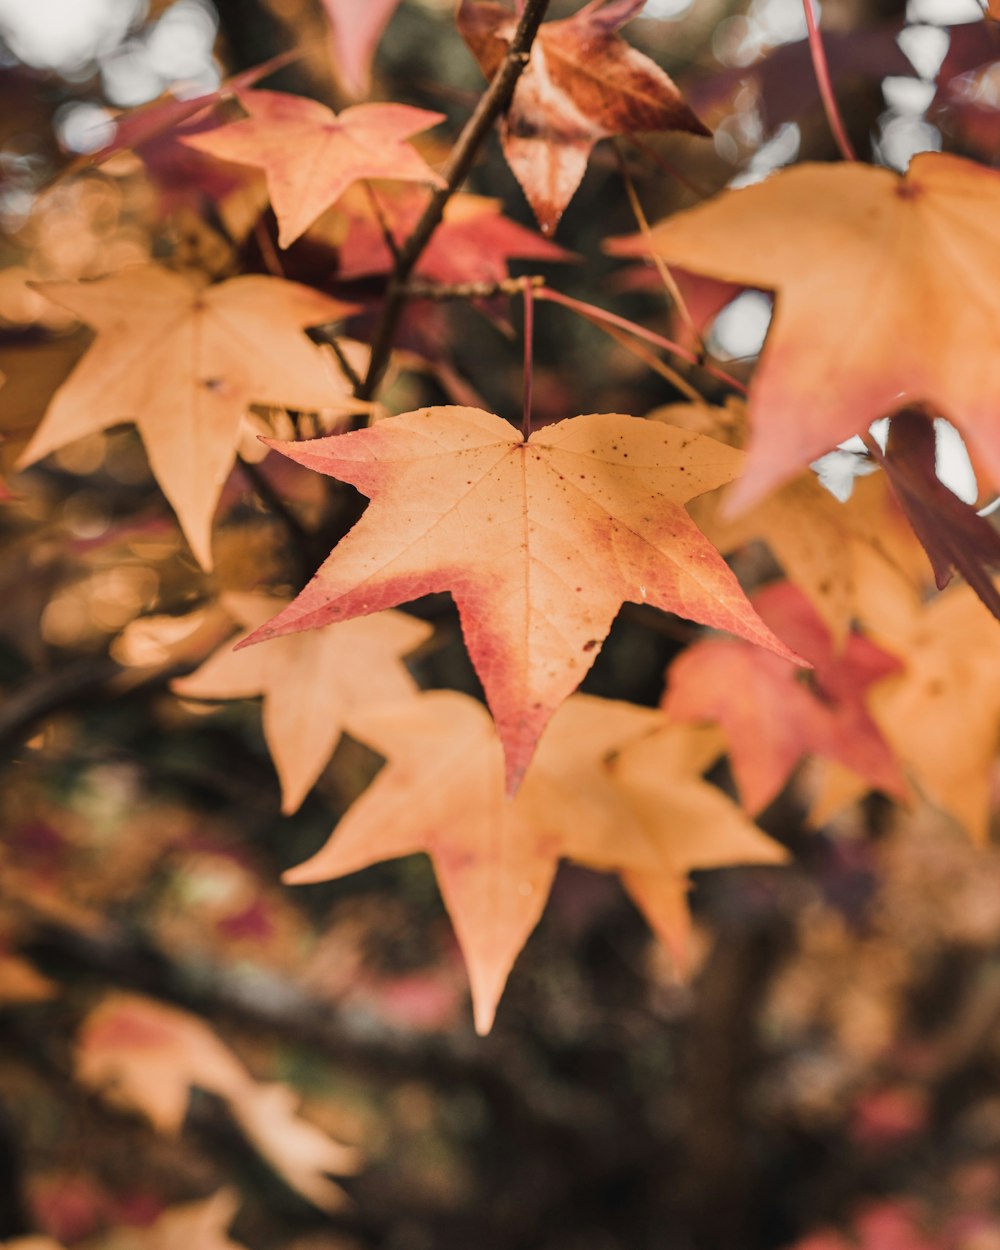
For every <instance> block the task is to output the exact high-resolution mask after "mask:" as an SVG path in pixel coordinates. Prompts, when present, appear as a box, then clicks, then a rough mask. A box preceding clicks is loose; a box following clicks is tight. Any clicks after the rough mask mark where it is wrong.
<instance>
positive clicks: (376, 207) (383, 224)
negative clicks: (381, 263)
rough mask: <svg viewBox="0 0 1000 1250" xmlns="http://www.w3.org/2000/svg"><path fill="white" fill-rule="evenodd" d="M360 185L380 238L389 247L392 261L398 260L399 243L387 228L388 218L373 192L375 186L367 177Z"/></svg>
mask: <svg viewBox="0 0 1000 1250" xmlns="http://www.w3.org/2000/svg"><path fill="white" fill-rule="evenodd" d="M361 185H362V186H363V187H364V189H365V195H367V196H368V203H369V204H370V205H371V210H372V212H373V213H374V214H375V220H376V221H377V222H378V228H379V229H380V230H381V231H382V238H383V239H384V240H385V245H386V247H387V248H388V249H389V255H390V256H391V257H392V259H393V260H394V261H398V260H399V244H398V243H397V242H396V236H395V235H394V234H393V233H392V230H391V229H390V228H389V219H388V218H387V217H386V215H385V210H384V209H383V208H382V205H381V204H380V203H379V198H378V196H377V195H376V194H375V188H374V187H373V186H372V184H371V183H370V182H369V181H368V179H367V178H366V179H364V181H363V182H362V183H361Z"/></svg>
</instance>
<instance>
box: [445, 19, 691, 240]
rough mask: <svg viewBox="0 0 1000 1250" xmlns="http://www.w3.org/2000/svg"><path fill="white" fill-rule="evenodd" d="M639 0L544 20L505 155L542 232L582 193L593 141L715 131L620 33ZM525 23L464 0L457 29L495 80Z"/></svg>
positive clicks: (505, 131) (504, 135) (511, 117)
mask: <svg viewBox="0 0 1000 1250" xmlns="http://www.w3.org/2000/svg"><path fill="white" fill-rule="evenodd" d="M642 7H643V6H642V3H640V2H638V0H614V2H613V3H611V4H603V5H602V4H601V3H600V0H597V2H596V3H592V4H588V5H585V6H584V7H583V8H582V9H580V10H579V12H577V13H574V14H573V16H572V17H569V18H565V19H563V20H562V21H557V22H549V23H546V24H545V25H544V26H542V28H541V30H539V32H538V35H537V36H536V38H535V41H534V43H533V45H532V48H531V59H530V60H529V62H528V65H527V67H526V68H525V70H524V72H523V73H522V74H521V76H520V78H519V79H518V80H517V86H516V87H515V89H514V97H513V99H512V101H511V104H510V108H509V109H508V111H507V114H506V116H505V118H504V120H503V125H502V128H501V141H502V143H503V149H504V155H505V156H506V157H507V161H508V163H509V165H510V167H511V169H512V170H513V172H514V176H515V177H516V178H517V180H518V182H519V183H520V184H521V187H522V188H523V190H524V193H525V195H526V196H527V198H528V202H529V203H530V204H531V207H532V209H533V210H534V213H535V217H536V218H537V219H538V224H539V225H540V226H541V228H542V230H543V231H544V232H545V233H546V234H549V233H551V231H553V230H554V229H555V227H556V225H557V223H558V221H559V218H560V217H561V216H562V214H563V211H564V210H565V208H566V205H567V204H568V203H569V202H570V200H571V199H572V198H573V193H574V192H575V191H576V189H577V187H578V186H579V184H580V180H581V178H582V177H583V174H584V171H585V170H586V168H587V161H588V160H589V158H590V153H591V150H592V148H593V147H594V144H595V143H597V142H598V141H599V140H600V139H607V138H609V137H610V136H612V135H618V134H633V133H635V132H637V131H643V130H686V131H689V132H690V133H692V134H696V135H707V134H708V133H709V131H708V130H707V129H706V128H705V127H704V126H703V125H702V123H701V122H700V121H699V120H698V118H697V117H695V115H694V113H692V112H691V110H690V109H689V108H688V106H687V105H686V104H685V103H684V101H683V100H682V99H681V95H680V92H679V91H678V90H677V87H676V86H675V85H674V83H673V81H672V80H671V79H670V78H669V77H668V75H667V74H665V73H664V72H663V70H662V69H660V67H659V66H658V65H657V64H656V63H655V62H654V61H651V60H650V59H649V57H648V56H644V55H643V54H642V53H641V52H637V51H636V49H635V48H632V47H630V46H629V45H628V44H627V43H626V42H625V41H624V40H623V39H622V38H620V36H619V35H618V34H617V33H616V32H617V29H618V27H619V26H623V25H624V24H625V23H626V22H627V21H630V20H631V19H632V18H633V17H635V16H636V15H637V14H638V12H639V11H640V10H641V9H642ZM516 26H517V21H516V18H515V17H514V16H513V15H512V13H511V11H510V10H509V9H507V8H505V7H504V6H503V5H501V4H495V3H492V2H491V0H486V2H484V3H480V2H478V0H462V3H461V5H460V6H459V10H458V28H459V30H460V32H461V34H462V37H463V39H464V40H465V42H466V43H467V44H468V45H469V48H470V49H471V51H472V54H473V56H475V58H476V60H477V61H478V62H479V66H480V68H481V69H482V71H483V73H484V74H485V75H486V76H487V78H492V77H493V75H494V74H495V73H496V71H497V69H498V68H499V66H500V64H501V62H502V60H503V58H504V56H505V55H506V52H507V49H508V47H509V46H510V42H511V40H512V38H513V35H514V31H515V29H516Z"/></svg>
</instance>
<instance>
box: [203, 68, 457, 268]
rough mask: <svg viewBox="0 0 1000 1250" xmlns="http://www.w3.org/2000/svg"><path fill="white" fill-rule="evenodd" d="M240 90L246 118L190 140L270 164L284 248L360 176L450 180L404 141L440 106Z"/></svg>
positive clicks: (429, 122) (236, 158) (433, 118)
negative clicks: (336, 106) (337, 106)
mask: <svg viewBox="0 0 1000 1250" xmlns="http://www.w3.org/2000/svg"><path fill="white" fill-rule="evenodd" d="M238 95H239V101H240V103H241V104H242V105H243V107H244V108H245V109H246V111H247V113H249V115H250V116H249V117H248V118H246V119H245V120H243V121H237V122H231V123H229V124H228V125H226V126H220V127H218V129H216V130H213V131H209V132H208V133H206V134H200V135H194V136H191V137H189V138H186V139H185V140H184V142H185V143H187V144H188V145H189V146H191V147H193V148H197V149H198V151H200V152H207V153H209V155H211V156H216V157H218V158H219V159H220V160H224V161H233V162H235V163H236V164H242V165H255V166H259V167H260V168H262V169H263V170H264V172H265V174H266V176H267V186H268V191H269V192H270V196H271V204H272V206H273V208H274V212H275V216H276V217H277V218H278V225H279V233H278V243H279V245H280V246H281V247H288V246H289V245H290V244H292V243H294V242H295V240H296V239H297V238H298V237H299V236H300V235H302V234H304V233H305V232H306V230H308V228H309V227H310V226H311V225H312V223H313V222H314V221H315V220H316V219H317V217H319V216H320V214H321V213H322V212H324V210H325V209H327V208H329V207H330V205H331V204H333V203H334V202H335V201H336V200H337V199H339V198H340V196H341V195H343V193H344V192H345V191H346V190H347V188H348V187H349V186H351V184H352V183H355V182H358V181H359V180H361V179H364V178H390V179H401V180H403V181H404V182H426V183H430V184H431V185H433V186H438V187H440V186H443V185H444V183H443V182H442V179H441V177H440V175H438V174H436V173H435V172H434V170H433V169H431V167H430V166H429V165H428V164H427V162H426V161H425V160H424V159H423V157H422V156H420V155H419V153H418V152H417V151H416V149H415V148H413V147H411V146H410V144H409V143H407V142H406V140H407V139H409V138H410V137H411V136H412V135H414V134H416V133H417V132H418V131H420V130H426V129H427V128H428V127H430V126H434V125H437V123H438V122H439V121H443V120H444V118H443V115H442V114H440V113H429V112H428V111H427V110H426V109H418V108H412V107H411V106H410V105H408V104H355V105H353V106H352V107H351V108H346V109H344V110H343V111H342V112H341V113H334V112H333V110H332V109H329V108H327V107H326V105H325V104H320V103H319V101H318V100H308V99H306V98H305V97H304V96H293V95H286V94H285V93H283V92H279V91H243V92H239V93H238Z"/></svg>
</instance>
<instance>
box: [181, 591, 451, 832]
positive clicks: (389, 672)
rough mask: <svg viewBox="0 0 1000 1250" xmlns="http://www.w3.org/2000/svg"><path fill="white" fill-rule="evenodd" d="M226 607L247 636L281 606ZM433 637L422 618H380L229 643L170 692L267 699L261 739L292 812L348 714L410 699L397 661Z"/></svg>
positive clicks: (247, 602) (250, 598)
mask: <svg viewBox="0 0 1000 1250" xmlns="http://www.w3.org/2000/svg"><path fill="white" fill-rule="evenodd" d="M222 605H223V607H224V608H225V609H226V610H227V611H228V612H229V613H230V614H231V615H232V617H233V619H234V620H236V621H238V622H239V624H240V625H241V626H242V628H243V629H244V630H245V631H248V632H252V631H253V630H255V629H257V628H259V627H260V626H261V625H263V624H264V622H265V621H267V620H269V619H270V618H271V617H272V616H273V615H274V613H275V611H277V610H278V609H279V608H280V607H281V606H282V605H281V603H280V602H278V601H277V600H275V599H271V598H268V597H267V596H265V595H235V594H230V595H224V596H223V599H222ZM431 633H433V627H432V626H431V625H428V624H426V623H425V622H424V621H418V620H417V619H416V618H415V617H412V616H406V615H405V614H404V613H402V612H384V613H379V614H378V615H376V616H371V617H367V618H363V619H362V620H357V621H341V622H339V623H338V624H335V625H328V626H327V627H326V628H325V629H317V630H313V631H311V632H307V633H302V634H289V635H286V636H284V637H281V638H275V639H274V640H273V641H272V642H271V643H270V645H269V646H266V647H255V648H252V649H251V650H248V651H233V650H232V649H231V648H230V647H229V645H228V644H227V645H226V646H225V648H224V649H221V650H219V651H217V652H216V653H215V655H213V656H212V657H211V658H210V659H208V660H207V661H206V662H205V663H204V664H203V665H202V666H201V667H200V668H199V669H198V671H197V672H195V673H192V674H191V675H190V676H189V677H182V678H179V679H178V680H177V681H174V682H172V683H171V688H172V689H173V690H174V691H175V692H176V693H177V694H179V695H183V696H184V698H195V699H249V698H253V697H254V696H255V695H263V696H264V737H265V739H266V740H267V746H268V750H269V751H270V752H271V758H272V759H273V760H274V765H275V768H277V770H278V776H279V777H280V778H281V795H282V803H281V810H282V811H283V812H286V813H288V812H294V811H296V809H297V808H298V807H299V806H300V805H301V803H302V800H303V799H304V798H305V796H306V795H307V794H308V793H309V791H310V790H311V789H312V787H313V785H314V784H315V782H316V779H317V778H318V777H319V775H320V773H321V772H322V771H323V768H324V767H325V765H326V763H327V761H328V760H329V759H330V756H331V755H332V754H333V752H334V749H335V747H336V745H337V743H338V742H339V741H340V737H341V734H342V733H343V729H344V724H345V722H346V719H347V717H348V716H349V715H350V713H351V711H352V710H353V709H355V708H357V707H362V706H365V705H366V704H370V705H372V706H377V705H378V704H380V703H388V702H393V701H395V700H398V699H403V698H405V697H406V696H407V695H408V694H415V693H416V690H417V686H416V683H415V682H414V680H413V678H412V677H411V676H410V675H409V673H408V672H407V670H406V668H405V666H404V665H403V664H402V662H401V657H402V656H403V655H405V654H406V653H407V652H408V651H412V650H413V649H414V648H415V647H417V646H419V645H420V643H422V642H424V641H425V640H426V639H427V638H428V637H429V636H430V635H431ZM246 636H247V634H246V633H245V634H244V635H243V637H246Z"/></svg>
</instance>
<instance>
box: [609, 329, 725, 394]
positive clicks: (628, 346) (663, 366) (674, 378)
mask: <svg viewBox="0 0 1000 1250" xmlns="http://www.w3.org/2000/svg"><path fill="white" fill-rule="evenodd" d="M600 328H601V329H602V330H603V331H604V333H605V334H607V335H609V336H610V337H611V338H613V339H614V340H615V342H616V343H620V344H621V346H622V347H624V348H625V350H626V351H627V352H631V353H632V355H633V356H635V357H636V358H637V359H638V360H641V361H642V363H643V364H644V365H645V366H646V367H647V368H648V369H652V371H653V372H654V373H658V374H659V375H660V377H661V378H663V379H664V381H666V382H669V383H670V385H671V386H673V387H676V389H677V390H679V391H680V393H681V394H682V395H683V396H685V397H686V398H687V399H689V400H690V401H691V403H693V404H703V403H704V402H705V396H704V395H702V393H701V392H700V391H699V390H697V389H696V388H695V387H693V386H692V385H691V383H690V382H689V381H688V380H687V378H684V377H681V375H680V374H679V373H678V372H677V370H676V369H673V368H671V366H670V365H668V364H667V363H666V361H665V360H661V359H660V358H659V356H657V355H655V353H653V352H651V351H650V350H649V348H648V347H644V346H643V345H642V343H638V342H636V341H635V339H633V338H632V337H631V336H630V335H628V334H626V333H625V331H624V330H619V329H618V328H617V327H616V326H609V325H604V326H601V327H600Z"/></svg>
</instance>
